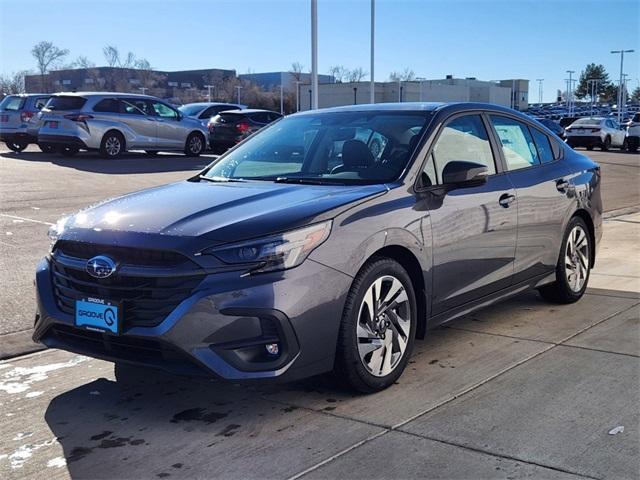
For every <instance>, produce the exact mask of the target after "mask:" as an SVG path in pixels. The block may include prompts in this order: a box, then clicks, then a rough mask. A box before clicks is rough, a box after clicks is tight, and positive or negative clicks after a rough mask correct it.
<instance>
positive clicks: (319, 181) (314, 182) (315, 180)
mask: <svg viewBox="0 0 640 480" xmlns="http://www.w3.org/2000/svg"><path fill="white" fill-rule="evenodd" d="M274 182H276V183H299V184H306V185H344V184H343V183H341V182H334V181H330V180H329V181H327V180H324V179H321V178H308V177H278V178H276V179H275V180H274Z"/></svg>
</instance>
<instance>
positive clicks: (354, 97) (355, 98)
mask: <svg viewBox="0 0 640 480" xmlns="http://www.w3.org/2000/svg"><path fill="white" fill-rule="evenodd" d="M353 104H354V105H357V104H358V87H353Z"/></svg>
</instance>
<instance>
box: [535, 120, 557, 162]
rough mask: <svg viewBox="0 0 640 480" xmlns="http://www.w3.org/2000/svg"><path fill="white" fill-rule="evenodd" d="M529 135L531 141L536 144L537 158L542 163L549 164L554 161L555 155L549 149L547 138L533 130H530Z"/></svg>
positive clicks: (549, 142) (549, 143) (549, 144)
mask: <svg viewBox="0 0 640 480" xmlns="http://www.w3.org/2000/svg"><path fill="white" fill-rule="evenodd" d="M531 134H532V135H533V141H534V142H535V144H536V149H537V150H538V158H539V159H540V161H541V162H542V163H549V162H553V161H554V160H555V155H554V154H553V149H552V147H551V141H550V140H549V137H547V136H546V135H545V134H544V133H542V132H541V131H540V130H536V129H535V128H532V129H531Z"/></svg>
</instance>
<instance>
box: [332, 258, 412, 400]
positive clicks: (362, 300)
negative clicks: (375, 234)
mask: <svg viewBox="0 0 640 480" xmlns="http://www.w3.org/2000/svg"><path fill="white" fill-rule="evenodd" d="M416 325H417V307H416V298H415V292H414V290H413V285H412V283H411V278H410V277H409V275H408V274H407V272H406V271H405V269H404V268H403V267H402V266H401V265H400V264H399V263H398V262H396V261H395V260H392V259H390V258H378V259H375V260H373V261H370V262H369V263H368V264H366V265H365V267H364V268H363V269H362V270H361V271H360V273H358V275H357V276H356V278H355V280H354V281H353V285H352V286H351V289H350V291H349V294H348V296H347V301H346V304H345V308H344V312H343V315H342V322H341V325H340V333H339V338H338V345H337V349H336V361H335V367H334V373H335V374H336V376H337V377H338V378H339V379H340V380H342V381H343V382H344V383H346V384H347V385H348V386H349V387H351V388H353V389H354V390H357V391H360V392H363V393H372V392H377V391H380V390H383V389H385V388H387V387H389V386H390V385H392V384H393V383H394V382H395V381H396V380H397V379H398V378H399V377H400V375H401V374H402V372H403V370H404V369H405V367H406V365H407V362H408V360H409V357H410V356H411V351H412V350H413V342H414V337H415V331H416Z"/></svg>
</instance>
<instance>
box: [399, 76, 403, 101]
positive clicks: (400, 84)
mask: <svg viewBox="0 0 640 480" xmlns="http://www.w3.org/2000/svg"><path fill="white" fill-rule="evenodd" d="M398 102H400V103H402V80H400V79H399V78H398Z"/></svg>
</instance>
